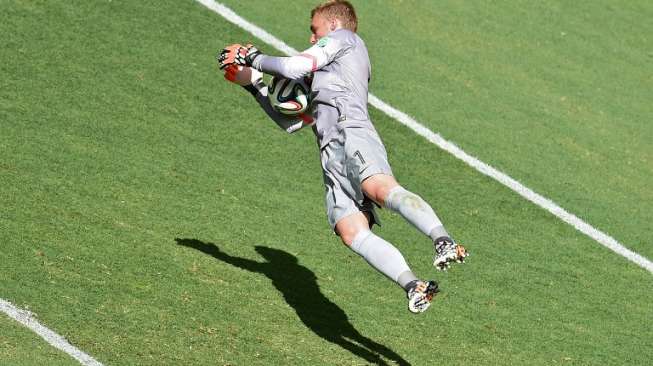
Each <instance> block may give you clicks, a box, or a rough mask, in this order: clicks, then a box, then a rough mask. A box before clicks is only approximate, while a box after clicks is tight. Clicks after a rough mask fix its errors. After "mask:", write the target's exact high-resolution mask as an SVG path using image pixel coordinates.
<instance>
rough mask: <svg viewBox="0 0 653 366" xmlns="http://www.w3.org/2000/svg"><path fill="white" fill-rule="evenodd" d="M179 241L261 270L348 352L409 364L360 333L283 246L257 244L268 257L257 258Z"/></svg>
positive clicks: (311, 324) (305, 318) (312, 325)
mask: <svg viewBox="0 0 653 366" xmlns="http://www.w3.org/2000/svg"><path fill="white" fill-rule="evenodd" d="M175 241H176V242H177V244H179V245H183V246H186V247H189V248H193V249H197V250H199V251H201V252H204V253H206V254H208V255H211V256H213V257H214V258H216V259H218V260H221V261H223V262H225V263H229V264H231V265H233V266H235V267H238V268H242V269H246V270H248V271H250V272H254V273H261V274H264V275H265V276H267V277H268V278H269V279H270V280H272V284H273V285H274V286H275V287H276V288H277V290H279V292H281V293H282V294H283V297H284V299H285V300H286V302H287V303H288V305H290V306H292V307H293V309H295V311H296V312H297V316H299V319H301V321H302V322H303V323H304V324H305V325H306V326H307V327H308V328H309V329H310V330H312V331H313V332H314V333H315V334H317V335H318V336H320V337H322V338H324V339H325V340H327V341H329V342H332V343H335V344H337V345H339V346H340V347H342V348H344V349H346V350H348V351H349V352H351V353H353V354H354V355H357V356H358V357H361V358H363V359H365V360H367V361H368V362H370V363H373V364H377V365H388V363H387V362H386V361H385V360H384V359H383V357H384V358H385V359H387V360H390V361H393V362H395V363H397V364H398V365H410V364H409V363H408V361H406V360H404V359H403V358H402V357H401V356H399V355H398V354H397V353H396V352H394V351H393V350H391V349H390V348H388V347H386V346H384V345H382V344H379V343H377V342H375V341H373V340H371V339H369V338H367V337H365V336H364V335H362V334H360V332H358V330H356V328H354V326H353V325H351V323H350V322H349V319H348V318H347V314H345V312H344V311H343V310H342V309H340V307H338V305H336V304H334V303H333V302H331V301H330V300H329V299H328V298H327V297H326V296H324V295H323V294H322V292H321V291H320V287H319V286H318V284H317V277H316V276H315V273H313V272H312V271H311V270H310V269H308V268H306V267H304V266H302V265H301V264H299V263H298V261H297V258H296V257H295V256H293V255H292V254H289V253H287V252H284V251H283V250H279V249H273V248H268V247H264V246H256V247H255V249H256V251H257V252H258V253H259V254H260V255H261V256H263V258H265V261H263V262H258V261H254V260H251V259H247V258H240V257H235V256H231V255H229V254H227V253H224V252H222V251H221V250H220V248H218V246H217V245H215V244H213V243H205V242H202V241H200V240H197V239H175Z"/></svg>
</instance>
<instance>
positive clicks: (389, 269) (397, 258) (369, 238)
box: [351, 230, 417, 288]
mask: <svg viewBox="0 0 653 366" xmlns="http://www.w3.org/2000/svg"><path fill="white" fill-rule="evenodd" d="M351 249H352V250H353V251H354V252H356V253H358V254H359V255H360V256H362V257H363V258H365V260H366V261H367V263H369V264H370V265H371V266H372V267H374V268H375V269H376V270H378V271H379V272H381V273H383V274H384V275H386V276H387V277H388V278H390V279H391V280H393V281H395V282H396V283H397V284H399V286H401V287H402V288H406V285H407V284H408V283H409V282H411V281H413V280H416V279H417V277H415V275H414V274H413V272H411V270H410V268H409V267H408V264H407V263H406V260H405V259H404V256H403V255H401V252H399V250H397V248H395V247H394V246H393V245H392V244H390V243H388V242H387V241H385V240H383V239H382V238H380V237H378V236H376V235H374V233H372V232H371V231H369V230H362V231H361V232H360V233H358V234H357V235H356V237H355V238H354V241H353V242H352V244H351Z"/></svg>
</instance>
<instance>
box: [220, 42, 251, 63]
mask: <svg viewBox="0 0 653 366" xmlns="http://www.w3.org/2000/svg"><path fill="white" fill-rule="evenodd" d="M260 55H261V52H260V51H259V50H258V49H257V48H256V47H254V46H252V45H251V44H248V45H247V46H242V45H240V44H237V43H236V44H232V45H230V46H227V47H225V48H224V49H223V50H222V51H221V52H220V53H219V54H218V65H220V69H224V68H225V67H227V66H228V65H232V64H236V65H241V66H248V67H251V66H252V62H254V59H255V58H256V57H258V56H260Z"/></svg>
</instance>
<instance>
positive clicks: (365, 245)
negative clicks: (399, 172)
mask: <svg viewBox="0 0 653 366" xmlns="http://www.w3.org/2000/svg"><path fill="white" fill-rule="evenodd" d="M335 229H336V231H337V233H338V234H339V235H340V238H341V239H342V242H343V243H345V244H346V245H347V246H349V247H350V248H351V249H352V250H353V251H354V252H356V253H357V254H359V255H360V256H362V257H363V258H365V260H366V261H367V263H369V264H370V265H371V266H372V267H374V268H375V269H376V270H378V271H379V272H381V273H383V274H384V275H386V276H387V277H388V278H390V279H391V280H393V281H394V282H395V283H397V284H398V285H399V286H401V287H402V288H403V289H404V290H405V291H406V292H407V293H408V309H409V310H410V311H411V312H413V313H419V312H423V311H425V310H426V309H427V308H428V307H429V306H430V303H431V300H432V298H433V296H434V295H435V294H436V293H437V292H438V286H437V283H436V282H435V281H428V282H425V281H420V280H418V279H417V277H416V276H415V274H413V272H412V271H411V270H410V268H409V267H408V264H407V263H406V260H405V259H404V256H403V255H402V254H401V252H399V250H398V249H397V248H395V246H394V245H392V244H391V243H389V242H387V241H385V240H384V239H382V238H381V237H379V236H376V235H375V234H374V233H372V231H370V229H369V219H368V217H367V216H366V215H365V214H364V213H362V212H358V213H355V214H352V215H349V216H346V217H344V218H343V219H341V220H340V221H338V223H337V224H336V227H335Z"/></svg>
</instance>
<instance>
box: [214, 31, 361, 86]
mask: <svg viewBox="0 0 653 366" xmlns="http://www.w3.org/2000/svg"><path fill="white" fill-rule="evenodd" d="M350 46H351V45H349V44H347V43H346V42H341V41H340V40H338V39H335V38H331V37H329V36H326V37H323V38H321V39H320V40H319V41H318V42H317V43H316V44H314V45H313V46H312V47H310V48H309V49H307V50H305V51H304V52H302V53H300V54H299V55H297V56H290V57H276V56H268V55H264V54H262V53H261V51H259V50H258V49H257V48H256V47H254V46H252V45H247V46H242V45H239V44H234V45H230V46H227V47H225V48H224V49H223V50H222V52H221V53H220V54H219V56H218V63H219V64H220V67H221V68H224V67H226V66H228V65H231V64H237V65H242V66H249V67H252V68H254V69H256V70H258V71H261V72H264V73H266V74H271V75H280V76H283V77H285V78H288V79H299V78H301V77H304V76H306V75H308V74H309V73H311V72H313V71H316V70H319V69H321V68H322V67H324V66H326V65H328V64H329V63H331V62H332V61H333V60H335V59H336V58H337V57H338V56H340V55H342V54H343V53H345V52H347V50H348V49H349V48H350Z"/></svg>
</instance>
